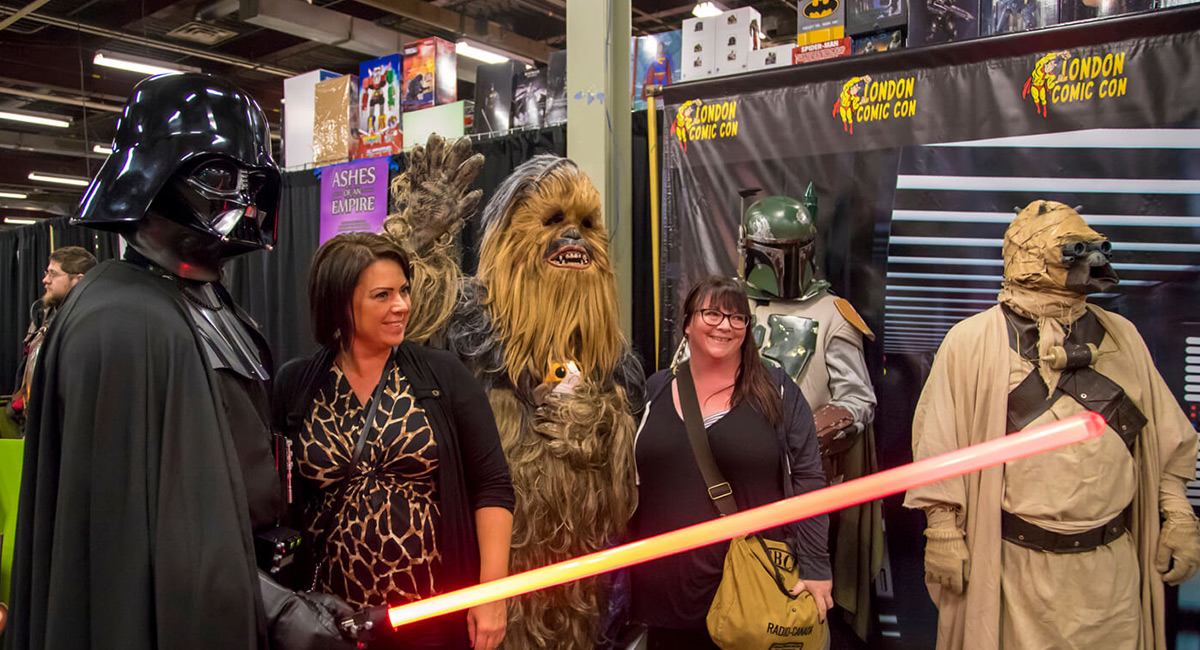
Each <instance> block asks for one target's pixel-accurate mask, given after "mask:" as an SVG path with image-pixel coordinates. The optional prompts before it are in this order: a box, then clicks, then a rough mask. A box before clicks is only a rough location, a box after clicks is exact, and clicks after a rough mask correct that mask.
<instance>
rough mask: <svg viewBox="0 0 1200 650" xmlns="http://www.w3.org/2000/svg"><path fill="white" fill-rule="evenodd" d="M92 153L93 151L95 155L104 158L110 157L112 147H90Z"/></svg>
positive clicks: (100, 145) (99, 145)
mask: <svg viewBox="0 0 1200 650" xmlns="http://www.w3.org/2000/svg"><path fill="white" fill-rule="evenodd" d="M92 151H95V152H96V153H102V154H104V155H106V156H111V155H112V151H113V150H112V147H106V146H104V145H102V144H98V145H95V146H93V147H92Z"/></svg>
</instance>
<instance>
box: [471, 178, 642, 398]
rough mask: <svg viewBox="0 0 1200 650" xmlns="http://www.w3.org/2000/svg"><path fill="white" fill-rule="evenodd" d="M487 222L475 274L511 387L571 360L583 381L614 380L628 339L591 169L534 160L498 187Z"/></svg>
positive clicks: (486, 218) (488, 211) (606, 233)
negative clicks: (621, 321) (589, 173)
mask: <svg viewBox="0 0 1200 650" xmlns="http://www.w3.org/2000/svg"><path fill="white" fill-rule="evenodd" d="M483 227H484V235H483V244H482V247H481V250H480V256H479V272H478V273H477V278H478V280H479V282H481V283H482V284H483V286H484V287H485V288H486V289H487V307H488V310H489V311H490V312H491V313H492V318H493V324H494V327H495V333H496V336H497V338H498V339H499V341H500V342H501V343H502V344H503V347H504V367H505V368H506V369H507V370H508V374H509V379H510V380H511V381H512V382H513V384H514V385H519V383H520V382H519V378H520V376H521V374H522V373H524V372H529V373H531V375H532V376H533V377H538V378H540V377H542V376H544V375H545V374H546V372H547V371H548V370H549V368H550V364H553V363H562V362H566V361H574V362H575V363H576V364H577V365H578V366H579V369H580V373H581V374H582V376H583V377H585V378H586V377H593V378H595V377H608V376H611V374H612V373H613V370H614V368H615V366H616V365H617V362H618V360H619V359H620V357H621V354H622V352H623V350H622V344H623V342H624V341H623V340H622V336H621V331H620V326H619V323H618V319H617V289H616V279H615V277H614V275H613V269H612V261H611V260H610V259H609V256H608V231H607V230H606V229H605V227H604V220H603V217H602V216H601V211H600V194H599V192H597V191H596V187H595V186H594V185H592V182H591V180H589V179H588V177H587V175H586V174H584V173H583V171H582V170H580V169H579V167H578V166H576V165H575V163H574V162H572V161H571V160H568V159H566V158H559V157H557V156H551V155H541V156H536V157H534V158H533V159H532V160H530V161H529V162H526V163H525V164H523V165H521V166H520V167H518V168H517V169H516V170H515V171H514V172H513V174H512V176H510V177H509V178H508V180H506V181H505V182H504V184H503V185H502V186H501V187H500V188H499V189H498V190H497V194H496V196H494V197H493V198H492V200H491V201H490V202H489V203H488V206H487V208H486V209H485V210H484V214H483Z"/></svg>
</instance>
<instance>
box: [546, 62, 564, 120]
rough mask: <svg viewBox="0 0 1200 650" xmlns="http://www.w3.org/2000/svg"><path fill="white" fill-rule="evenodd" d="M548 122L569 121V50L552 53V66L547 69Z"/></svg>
mask: <svg viewBox="0 0 1200 650" xmlns="http://www.w3.org/2000/svg"><path fill="white" fill-rule="evenodd" d="M546 78H547V81H546V86H547V90H548V92H549V94H547V95H546V124H547V125H549V124H562V123H563V122H566V121H567V51H566V50H558V51H556V52H551V53H550V67H548V68H547V69H546Z"/></svg>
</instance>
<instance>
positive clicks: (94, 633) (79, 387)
mask: <svg viewBox="0 0 1200 650" xmlns="http://www.w3.org/2000/svg"><path fill="white" fill-rule="evenodd" d="M113 149H114V151H113V153H112V155H110V156H109V158H108V160H107V161H106V162H105V164H104V166H103V167H102V168H101V169H100V172H99V173H98V174H97V176H96V178H95V180H94V181H93V182H92V185H91V187H89V188H88V191H87V193H86V194H85V195H84V198H83V200H82V203H81V205H80V209H79V213H78V214H77V215H76V216H75V217H74V219H73V222H74V223H79V224H82V225H86V226H91V227H95V228H101V229H107V230H113V231H116V232H118V233H120V234H121V236H122V237H124V238H125V240H126V242H127V243H128V249H127V253H126V255H125V259H123V260H121V261H109V262H105V263H103V264H101V265H100V266H98V267H97V268H96V269H94V271H93V272H92V273H90V274H89V275H88V276H87V277H86V278H85V279H84V280H83V281H82V282H80V283H79V285H78V286H77V287H76V288H75V290H73V291H72V292H71V294H70V297H69V298H68V300H67V301H66V302H65V303H64V304H63V306H62V307H61V309H60V312H59V314H58V317H57V318H56V319H55V321H54V323H53V324H52V326H51V328H50V330H49V332H48V334H47V338H46V342H45V347H44V350H43V356H42V359H41V360H40V365H39V366H38V368H37V369H36V371H35V375H34V385H35V388H36V389H35V391H34V393H33V394H34V402H33V403H32V404H31V405H30V411H29V413H30V415H29V428H28V437H27V439H26V452H25V463H24V473H23V476H22V485H21V495H20V510H19V515H18V524H17V536H16V548H15V551H16V558H15V566H14V580H13V603H12V612H11V614H12V618H11V621H10V627H9V629H8V634H7V639H6V643H7V645H6V648H8V649H9V650H26V649H37V650H42V649H45V650H57V649H64V650H65V649H68V648H70V649H74V648H121V649H134V650H137V649H141V648H171V649H172V650H180V649H184V650H186V649H189V648H225V649H229V650H233V649H235V648H236V649H239V650H240V649H243V648H287V649H301V648H303V649H308V648H342V647H346V648H349V647H353V645H352V644H350V643H348V642H345V641H342V640H341V637H340V635H339V633H338V628H337V625H336V623H335V619H336V617H338V616H344V615H346V614H348V613H350V612H349V611H348V609H349V608H348V607H346V606H345V604H344V603H341V602H340V601H337V600H336V599H334V598H332V597H328V596H324V595H320V594H317V595H311V594H305V595H297V594H295V593H293V592H292V591H291V590H290V589H285V588H282V587H280V586H279V585H278V584H275V583H274V582H272V581H270V580H268V579H266V575H265V574H264V573H263V571H262V569H268V570H269V568H268V567H261V568H259V567H256V554H255V542H254V538H255V536H263V537H264V538H265V539H271V536H272V535H274V536H275V537H276V538H277V539H278V538H279V535H281V533H280V531H281V530H282V529H281V528H280V527H279V526H278V524H279V521H280V517H281V514H282V511H283V508H284V505H285V503H284V502H285V496H284V495H285V492H284V490H283V486H282V483H281V480H280V475H279V473H278V472H277V469H276V468H277V465H276V459H275V453H274V451H275V450H274V449H273V447H274V446H275V445H274V441H273V437H272V435H271V432H270V429H269V426H268V422H269V418H268V415H267V414H268V409H267V394H268V392H267V390H266V382H267V381H268V380H269V378H270V375H271V369H272V364H271V358H270V354H269V351H268V349H267V346H266V344H265V342H264V341H263V339H262V338H261V336H260V335H259V334H258V332H257V330H256V328H255V326H254V324H253V323H252V321H250V319H249V318H248V317H247V316H246V315H245V314H244V313H243V312H241V311H240V310H239V309H238V308H237V306H236V305H234V304H233V301H232V299H231V298H230V296H229V294H228V293H227V292H226V291H225V289H224V288H223V287H222V286H221V285H220V284H219V279H220V277H221V265H222V263H223V262H224V260H226V259H228V258H230V257H233V256H235V255H238V254H241V253H245V252H249V251H253V250H259V249H263V248H269V247H270V245H271V244H272V243H273V241H274V234H275V221H276V217H277V211H278V202H279V191H280V175H279V171H278V168H277V167H276V165H275V163H274V161H273V160H272V158H271V154H270V139H269V131H268V127H267V124H266V120H265V118H264V116H263V114H262V111H261V110H260V109H259V108H258V106H257V104H255V103H254V101H253V100H252V99H251V98H250V97H249V96H247V95H246V94H245V93H244V92H242V91H241V90H240V89H238V88H237V87H235V86H233V85H232V84H229V83H227V82H223V81H221V80H218V79H214V78H212V77H209V76H206V75H200V74H172V75H162V76H158V77H153V78H150V79H147V80H144V81H142V82H141V83H139V84H138V85H137V86H136V87H135V88H134V91H133V95H132V97H131V98H130V100H129V102H128V104H127V105H126V107H125V110H124V112H123V113H122V117H121V118H120V121H119V122H118V125H117V132H116V137H115V139H114V143H113ZM268 548H269V547H268ZM280 548H281V549H282V548H284V547H280ZM265 555H266V556H267V561H269V560H270V559H271V555H272V554H271V553H270V552H268V553H266V554H265ZM277 555H278V554H277ZM274 559H276V560H278V559H279V558H274Z"/></svg>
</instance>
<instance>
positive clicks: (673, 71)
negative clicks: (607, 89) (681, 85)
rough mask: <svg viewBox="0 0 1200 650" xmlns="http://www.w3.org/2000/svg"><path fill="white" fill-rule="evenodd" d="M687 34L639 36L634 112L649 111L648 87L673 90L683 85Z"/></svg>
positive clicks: (636, 53)
mask: <svg viewBox="0 0 1200 650" xmlns="http://www.w3.org/2000/svg"><path fill="white" fill-rule="evenodd" d="M682 53H683V30H680V29H677V30H675V31H673V32H663V33H661V34H651V35H649V36H639V37H638V38H637V41H636V44H635V48H634V70H633V109H634V110H635V111H636V110H641V109H643V108H646V87H647V86H654V85H657V86H669V85H671V84H673V83H676V82H678V81H680V79H681V78H682V76H681V75H682V72H683V71H682V70H680V69H679V57H680V55H681V54H682Z"/></svg>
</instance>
